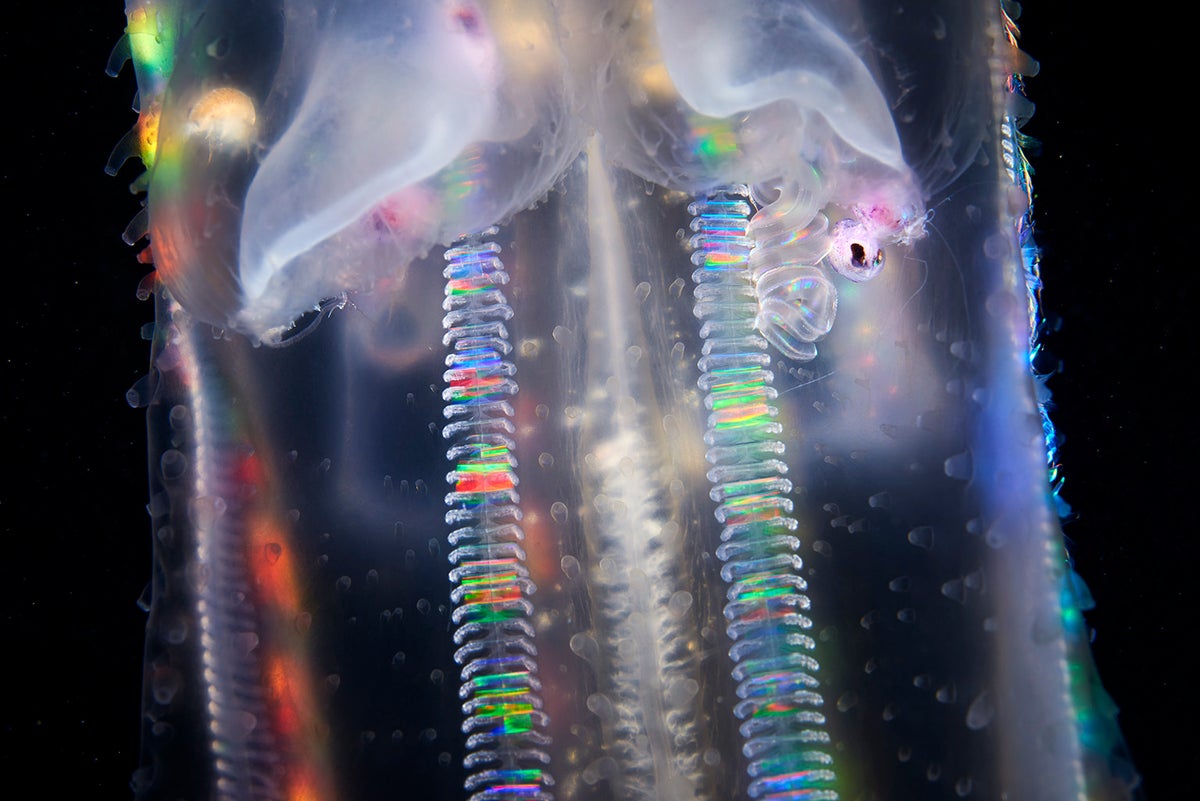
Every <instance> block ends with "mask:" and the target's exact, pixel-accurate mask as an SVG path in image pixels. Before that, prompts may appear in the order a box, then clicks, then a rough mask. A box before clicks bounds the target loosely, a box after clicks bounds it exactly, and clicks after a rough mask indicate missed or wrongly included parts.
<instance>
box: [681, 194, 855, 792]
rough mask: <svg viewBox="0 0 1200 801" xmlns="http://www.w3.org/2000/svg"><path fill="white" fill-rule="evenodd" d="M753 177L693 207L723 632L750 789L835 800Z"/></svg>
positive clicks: (703, 387) (702, 381) (701, 384)
mask: <svg viewBox="0 0 1200 801" xmlns="http://www.w3.org/2000/svg"><path fill="white" fill-rule="evenodd" d="M748 198H749V190H748V189H747V187H745V186H729V187H724V188H721V189H718V190H715V191H713V192H712V193H710V194H709V195H708V196H706V197H703V198H700V199H698V200H696V202H694V203H692V204H691V205H690V206H689V207H688V212H689V213H690V214H692V215H693V217H694V219H693V221H692V230H693V231H695V232H696V233H695V235H694V236H693V237H692V240H691V244H692V246H693V248H694V249H695V252H694V253H693V255H692V261H693V263H695V264H696V266H697V269H696V271H695V272H694V273H692V280H693V282H694V283H695V297H696V306H695V314H696V316H697V317H698V318H699V319H700V320H701V328H700V336H701V338H702V339H703V340H704V345H703V349H702V356H701V358H700V362H699V367H700V371H701V375H700V379H699V387H700V390H701V391H703V392H704V393H706V394H705V399H704V403H705V407H706V408H707V409H709V415H708V425H707V430H706V432H705V435H704V441H705V444H707V445H708V448H709V450H708V452H707V454H706V458H707V460H708V462H709V463H710V464H711V465H712V468H711V469H710V470H709V471H708V479H709V481H710V482H711V484H712V489H711V492H710V496H711V498H712V499H713V501H715V502H716V503H717V504H718V506H717V509H716V518H717V520H718V522H720V523H721V524H722V526H723V529H722V531H721V541H722V542H721V545H720V547H719V548H718V549H717V556H718V558H720V559H721V561H722V562H723V563H724V566H723V567H722V569H721V576H722V578H723V579H724V580H725V582H726V583H727V584H728V590H727V593H726V597H727V599H728V603H727V604H726V605H725V620H726V632H727V633H728V635H729V637H730V639H732V640H733V646H732V647H731V648H730V651H729V655H730V657H731V659H732V660H733V662H734V668H733V677H734V680H735V681H736V682H738V685H737V695H738V698H739V699H741V700H740V701H739V703H738V704H737V705H736V706H735V708H734V711H735V714H736V715H737V716H738V718H739V719H741V720H742V721H743V723H742V725H741V727H740V729H739V730H740V732H741V735H742V738H743V749H742V750H743V753H744V754H745V755H746V756H747V757H748V758H749V759H750V765H749V774H750V778H751V781H750V785H749V794H750V797H751V798H770V799H776V798H779V799H783V798H787V799H800V798H803V799H808V800H809V801H828V800H830V799H836V798H837V797H838V794H837V791H836V789H835V783H836V776H835V773H834V770H833V757H832V756H831V755H830V753H829V752H830V750H831V749H830V739H829V735H828V733H827V732H826V731H825V718H824V715H823V714H822V713H821V711H820V710H821V706H822V703H823V701H822V698H821V695H820V693H819V691H818V688H819V686H820V684H819V682H818V680H817V678H816V674H817V672H818V669H819V665H818V664H817V660H816V659H815V658H814V656H813V651H814V649H815V643H814V642H813V639H812V638H811V637H810V636H809V635H808V634H807V630H808V629H810V628H811V627H812V621H811V620H810V619H809V618H808V617H807V615H806V612H807V610H808V608H809V599H808V596H807V595H806V594H805V591H806V589H807V587H806V584H805V582H804V580H803V579H802V578H801V577H800V575H799V571H800V567H801V561H800V557H799V556H798V555H797V554H796V551H797V550H798V549H799V547H800V540H799V538H798V537H797V535H796V531H797V528H798V524H797V522H796V520H795V518H793V517H792V516H791V511H792V501H791V499H790V498H789V497H788V495H789V494H790V492H791V490H792V484H791V482H790V481H789V480H788V479H787V478H786V477H785V474H786V472H787V465H786V464H785V463H784V461H783V459H782V457H783V453H784V445H783V443H782V442H781V441H780V440H779V437H780V435H781V434H782V426H781V425H780V424H779V423H778V422H777V421H776V420H775V417H776V415H777V413H778V411H777V409H776V407H775V406H773V405H772V403H771V401H773V400H774V399H775V398H776V396H777V393H776V391H775V389H774V388H773V387H772V386H771V384H772V382H773V381H774V376H773V374H772V373H771V371H770V370H769V369H767V368H768V366H769V365H770V362H771V357H770V356H769V355H768V354H767V352H766V349H767V343H766V341H765V340H764V339H763V337H762V336H761V335H760V334H759V333H758V331H757V330H756V329H755V317H756V315H757V314H758V308H759V307H758V303H757V300H756V295H755V288H754V285H753V279H752V277H751V272H750V269H749V257H750V252H751V249H752V247H753V241H752V240H751V238H750V237H749V236H748V234H747V224H748V221H749V217H750V211H751V205H750V202H749V201H748Z"/></svg>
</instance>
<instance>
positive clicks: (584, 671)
mask: <svg viewBox="0 0 1200 801" xmlns="http://www.w3.org/2000/svg"><path fill="white" fill-rule="evenodd" d="M127 10H128V14H129V20H130V24H129V28H128V44H129V49H130V51H131V52H132V54H133V56H134V63H135V67H136V69H137V73H138V80H139V89H140V92H141V96H140V108H141V113H142V116H141V119H140V120H139V124H138V127H137V129H135V135H133V136H131V137H128V138H127V139H126V140H125V143H124V146H125V147H128V148H131V149H136V150H137V154H138V155H140V156H141V157H142V159H143V161H144V162H145V163H146V164H147V166H148V167H149V173H148V179H147V180H146V181H145V182H142V183H143V184H144V185H146V186H148V192H149V197H148V210H149V216H148V223H146V225H145V228H146V229H147V231H148V233H149V241H150V251H149V254H148V255H149V256H150V257H152V259H153V262H154V264H155V266H156V269H157V276H158V280H157V283H156V284H155V292H154V297H155V303H156V323H155V333H154V346H153V352H152V369H151V381H150V391H149V392H148V393H147V396H146V399H147V401H148V406H149V410H148V411H149V421H150V440H151V442H150V447H151V453H152V459H151V464H152V465H153V469H152V471H151V492H152V498H151V503H150V505H149V509H150V511H151V514H152V517H153V528H154V533H155V538H154V547H155V574H154V581H153V599H152V606H151V615H150V623H149V626H148V635H147V647H146V685H145V686H146V690H145V698H144V712H145V727H144V747H143V767H141V768H140V769H139V770H138V772H137V773H136V774H135V777H134V789H135V793H136V795H137V796H138V797H139V798H145V799H159V798H161V799H176V798H198V799H199V798H203V799H209V798H217V799H235V800H237V801H240V800H241V799H258V798H269V799H289V800H292V801H301V800H302V799H303V800H304V801H310V800H317V799H320V800H321V801H324V800H325V799H331V800H332V799H364V800H368V801H369V800H370V799H384V798H387V799H396V798H412V799H447V800H449V799H468V798H470V799H479V800H480V801H482V800H483V799H512V800H513V801H515V800H516V799H531V798H539V799H548V798H556V799H580V801H592V800H599V799H665V800H668V801H683V800H684V799H688V800H691V799H713V800H714V801H726V800H727V799H801V798H804V799H810V801H812V800H815V799H835V798H838V799H847V800H849V799H857V798H864V799H866V798H887V799H961V798H981V799H984V798H986V799H993V798H1001V797H1008V798H1016V799H1032V800H1034V801H1036V800H1037V799H1047V801H1050V800H1051V799H1054V800H1057V799H1063V798H1090V799H1118V798H1126V797H1131V796H1132V795H1134V794H1135V790H1134V785H1135V783H1136V777H1135V775H1134V774H1133V772H1132V770H1131V769H1130V767H1129V766H1128V764H1127V763H1125V762H1124V761H1123V758H1122V749H1121V742H1120V737H1119V734H1118V733H1117V730H1116V728H1115V723H1114V721H1113V712H1112V709H1111V706H1110V705H1109V702H1108V701H1107V699H1106V697H1105V696H1104V694H1103V691H1102V690H1101V689H1100V688H1099V685H1098V683H1096V682H1095V680H1094V677H1093V675H1092V672H1091V663H1090V656H1089V654H1088V652H1087V644H1086V637H1085V632H1084V627H1083V624H1082V622H1081V616H1080V612H1081V608H1082V607H1084V606H1086V592H1085V591H1084V590H1083V589H1082V585H1081V583H1080V582H1079V581H1078V579H1077V578H1076V577H1075V576H1074V574H1073V573H1071V571H1070V567H1069V565H1068V564H1067V562H1066V559H1065V555H1064V551H1063V543H1062V536H1061V532H1060V529H1059V525H1058V518H1057V517H1056V515H1055V504H1054V497H1053V495H1052V493H1051V490H1050V487H1049V485H1048V480H1047V473H1046V441H1045V434H1044V429H1043V411H1042V409H1041V407H1040V406H1039V405H1038V400H1037V398H1038V395H1037V392H1036V384H1035V380H1034V378H1033V376H1032V374H1031V371H1030V366H1029V349H1030V346H1031V337H1032V331H1033V328H1032V323H1031V320H1034V319H1036V270H1037V264H1036V260H1035V256H1033V255H1032V254H1033V252H1034V251H1033V250H1032V248H1031V246H1029V244H1028V242H1027V237H1028V216H1027V215H1028V212H1029V207H1028V203H1029V197H1030V194H1029V186H1028V175H1027V171H1026V169H1025V162H1024V157H1023V156H1022V154H1021V149H1020V138H1019V134H1018V132H1017V126H1018V124H1019V122H1020V121H1021V118H1023V117H1024V116H1026V115H1027V114H1028V111H1027V108H1026V106H1027V104H1026V102H1025V101H1024V98H1023V97H1022V94H1021V88H1022V87H1021V77H1020V74H1019V73H1021V72H1023V71H1024V72H1027V71H1028V70H1029V69H1030V62H1029V61H1028V60H1027V59H1024V58H1023V57H1022V56H1020V54H1019V52H1018V51H1017V50H1016V48H1015V43H1014V37H1015V27H1014V26H1013V24H1012V21H1011V20H1010V19H1009V17H1008V16H1006V14H1005V12H1004V9H1002V8H1001V7H1000V5H998V4H996V3H992V2H984V1H983V0H979V1H978V2H971V3H966V4H964V3H960V2H944V3H936V2H928V3H912V4H908V3H901V4H900V5H899V6H897V5H896V4H895V3H882V2H879V3H875V2H863V3H859V4H846V3H841V2H833V0H827V1H825V2H807V3H806V2H784V1H782V0H780V1H777V2H753V3H743V4H731V3H719V2H709V1H708V0H699V1H698V2H682V0H674V1H670V0H659V1H658V2H649V1H648V0H620V1H618V0H612V1H611V2H585V0H570V1H568V2H556V3H551V2H544V3H543V2H534V3H525V2H502V1H501V0H493V1H492V2H485V1H484V0H479V1H478V2H471V1H470V0H446V2H401V3H380V2H366V0H360V1H359V2H345V1H344V0H343V1H342V2H324V3H321V2H299V0H280V1H279V2H273V3H271V2H268V3H258V4H250V5H246V4H242V3H232V2H228V3H211V2H210V3H207V4H196V5H193V4H192V3H185V2H174V3H152V2H147V1H146V0H133V2H130V4H129V7H128V9H127ZM930 210H933V211H932V213H931V211H930ZM131 233H132V234H137V233H139V231H138V230H137V226H134V227H132V228H131Z"/></svg>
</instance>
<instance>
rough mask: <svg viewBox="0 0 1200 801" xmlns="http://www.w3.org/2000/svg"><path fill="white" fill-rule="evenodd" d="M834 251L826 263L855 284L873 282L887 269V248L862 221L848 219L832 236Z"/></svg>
mask: <svg viewBox="0 0 1200 801" xmlns="http://www.w3.org/2000/svg"><path fill="white" fill-rule="evenodd" d="M830 236H831V239H832V247H831V248H830V250H829V255H827V256H826V257H825V260H826V261H827V262H828V263H829V266H830V267H832V268H833V269H834V270H836V271H837V272H838V273H839V274H840V275H842V276H844V277H846V278H849V279H850V280H851V281H855V282H860V281H869V280H871V279H872V278H874V277H875V276H877V275H879V271H880V270H882V269H883V248H881V247H879V243H878V242H876V241H875V237H874V236H872V235H871V234H870V232H869V231H868V230H867V227H866V226H865V225H863V224H862V223H861V222H859V221H858V220H853V219H845V220H841V221H839V222H838V223H837V224H836V225H834V226H833V230H832V231H831V232H830Z"/></svg>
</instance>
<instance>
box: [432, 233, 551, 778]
mask: <svg viewBox="0 0 1200 801" xmlns="http://www.w3.org/2000/svg"><path fill="white" fill-rule="evenodd" d="M495 233H496V229H494V228H491V229H488V230H487V231H484V232H483V233H482V234H480V235H475V236H469V237H465V238H463V239H460V240H459V241H458V242H456V243H455V245H454V247H452V248H450V249H449V250H447V251H446V261H447V262H449V265H448V266H447V267H446V269H445V270H444V272H443V275H444V276H445V278H446V299H445V301H444V302H443V308H444V309H445V311H446V316H445V317H444V318H443V327H444V328H445V331H446V333H445V336H444V337H443V340H442V341H443V343H444V344H445V345H446V347H448V348H450V354H449V355H448V356H447V357H446V367H447V369H446V372H445V374H444V379H445V382H446V388H445V390H444V391H443V392H442V398H443V400H445V401H446V402H447V406H446V408H445V410H444V414H445V416H446V419H447V420H448V421H449V423H448V424H447V425H446V427H445V428H444V429H443V430H442V436H443V437H445V438H446V439H447V440H448V441H450V442H452V443H453V444H452V446H451V447H450V449H449V450H448V451H447V452H446V458H447V459H449V460H450V462H451V463H452V464H453V465H454V469H453V470H451V471H450V473H449V474H448V475H447V476H446V479H447V481H448V482H449V483H450V485H451V487H452V488H453V489H452V491H451V492H450V493H448V494H447V495H446V505H447V506H448V507H450V511H448V512H447V513H446V522H447V523H448V524H450V525H451V526H452V527H453V530H452V531H451V533H450V535H449V540H450V544H451V545H452V546H453V547H454V549H453V550H452V551H451V552H450V555H449V559H450V563H451V564H452V565H453V567H452V568H451V570H450V579H451V581H452V582H453V583H454V584H455V585H456V586H455V588H454V590H453V592H452V593H451V596H450V598H451V600H452V601H453V603H454V607H455V608H454V612H453V615H452V618H451V619H452V621H453V622H454V624H455V625H456V626H457V629H456V630H455V632H454V642H455V645H457V646H458V650H457V651H456V652H455V657H454V658H455V661H457V662H458V664H459V665H461V666H462V673H461V678H462V687H461V689H460V690H459V696H460V698H461V699H462V712H463V717H464V719H463V724H462V730H463V733H464V734H466V735H467V741H466V746H467V756H466V757H465V758H464V760H463V764H464V767H466V768H467V771H468V776H467V779H466V788H465V789H466V790H467V791H468V792H471V793H472V795H471V796H470V799H471V801H515V800H516V799H521V801H527V800H528V799H536V800H537V801H550V799H552V798H553V795H552V794H551V793H550V791H549V789H548V788H549V787H551V786H552V785H553V783H554V782H553V780H552V778H551V776H550V773H549V771H548V770H547V768H546V766H547V765H548V764H549V762H550V757H549V755H548V754H547V752H546V750H545V748H546V747H547V746H548V745H549V743H550V739H549V737H548V736H547V735H546V734H545V729H546V727H547V726H548V724H549V719H548V717H547V715H546V713H545V712H543V711H542V700H541V684H540V683H539V681H538V679H537V675H536V674H537V663H536V656H537V649H536V647H535V645H534V642H533V638H534V629H533V625H532V623H530V620H529V618H530V616H531V615H532V612H533V606H532V604H531V603H530V602H529V599H528V596H529V595H532V594H533V593H534V592H535V590H536V587H535V586H534V584H533V581H531V580H530V578H529V571H528V569H527V568H526V566H525V551H524V549H523V548H522V547H521V542H522V541H523V540H524V539H525V535H524V532H522V530H521V526H520V521H521V508H520V500H521V499H520V496H519V495H518V494H517V490H516V487H517V483H518V481H517V474H516V469H517V461H516V458H515V457H514V455H513V450H514V444H513V441H512V439H511V435H512V434H513V432H514V430H515V428H514V426H513V423H512V420H511V418H512V416H513V409H512V406H510V405H509V403H508V401H507V400H506V399H507V398H509V397H511V396H513V395H515V394H516V392H517V382H516V381H515V380H514V379H513V375H514V374H515V373H516V368H515V367H514V366H513V363H512V362H510V361H508V360H507V359H506V358H505V357H506V356H507V355H508V354H509V352H510V351H511V349H512V346H511V345H510V344H509V342H508V331H507V329H506V328H505V326H504V323H505V321H507V320H508V319H510V318H511V317H512V309H511V307H509V305H508V303H507V301H506V300H505V297H504V292H503V290H502V289H501V287H503V286H504V285H505V284H507V283H508V274H507V273H506V272H505V271H504V264H503V262H501V260H500V258H499V256H498V255H497V254H499V252H500V246H499V245H497V244H495V243H493V242H491V241H489V240H490V237H492V236H494V235H495Z"/></svg>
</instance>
